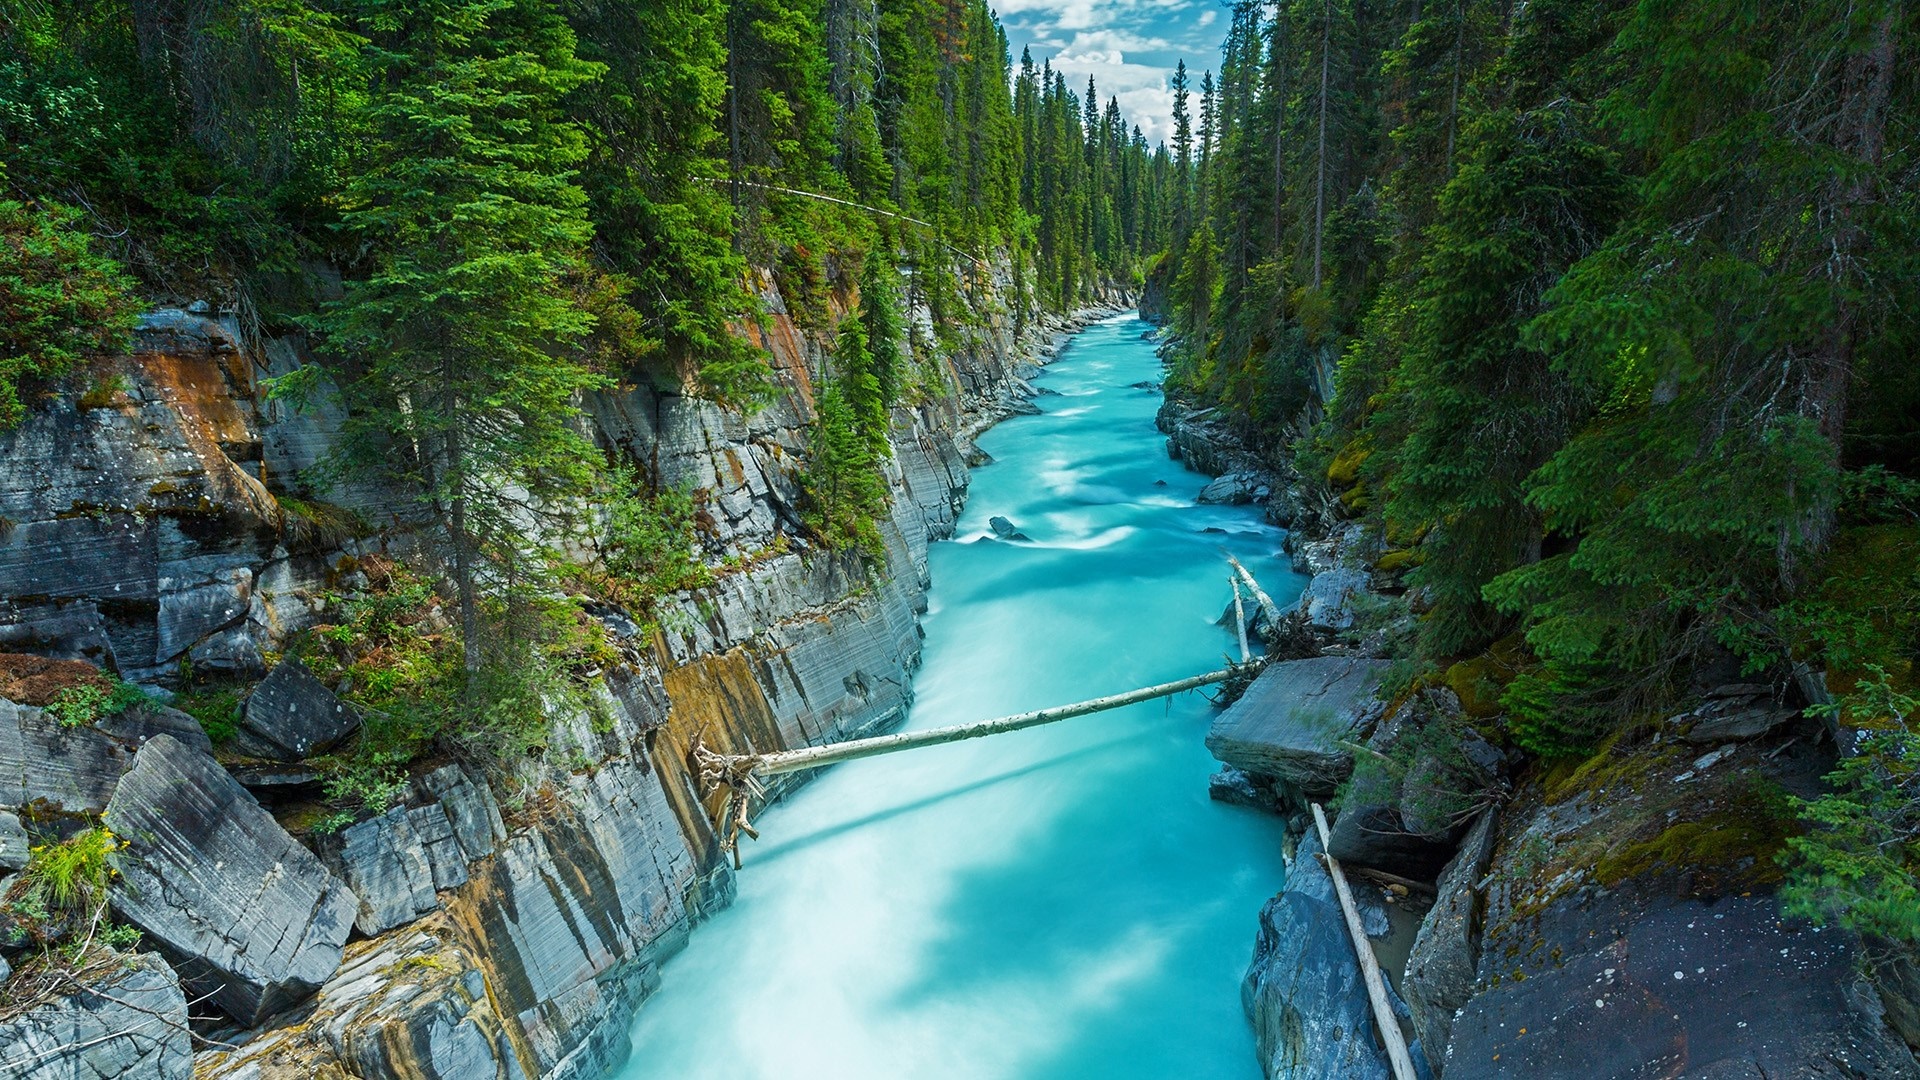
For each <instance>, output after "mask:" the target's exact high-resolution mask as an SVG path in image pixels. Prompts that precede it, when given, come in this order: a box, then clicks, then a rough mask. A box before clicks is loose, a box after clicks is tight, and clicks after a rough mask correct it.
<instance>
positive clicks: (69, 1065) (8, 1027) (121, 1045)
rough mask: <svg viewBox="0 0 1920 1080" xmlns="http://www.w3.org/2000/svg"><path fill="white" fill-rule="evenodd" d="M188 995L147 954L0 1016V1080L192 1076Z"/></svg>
mask: <svg viewBox="0 0 1920 1080" xmlns="http://www.w3.org/2000/svg"><path fill="white" fill-rule="evenodd" d="M192 1077H193V1036H192V1033H191V1031H190V1030H189V1029H188V1027H187V999H186V996H185V995H184V994H182V993H181V992H180V981H179V980H178V979H177V978H175V977H174V973H173V970H172V969H171V968H169V967H167V965H166V963H165V962H163V961H162V960H161V959H160V958H159V957H157V956H154V955H152V954H151V953H146V954H141V955H136V956H130V957H128V958H127V961H126V964H125V965H124V966H123V967H120V968H118V969H115V970H112V971H110V972H109V973H108V974H107V975H106V976H105V977H103V978H101V979H100V980H99V981H98V982H97V983H95V984H94V985H92V986H89V987H86V988H84V989H80V990H77V991H75V992H74V993H71V994H68V995H66V996H64V997H58V998H54V999H53V1000H52V1001H49V1002H46V1003H45V1004H42V1005H36V1006H34V1007H33V1008H31V1009H28V1010H27V1011H26V1012H24V1013H21V1014H20V1015H18V1016H15V1017H13V1018H11V1019H9V1020H6V1021H4V1022H0V1080H192Z"/></svg>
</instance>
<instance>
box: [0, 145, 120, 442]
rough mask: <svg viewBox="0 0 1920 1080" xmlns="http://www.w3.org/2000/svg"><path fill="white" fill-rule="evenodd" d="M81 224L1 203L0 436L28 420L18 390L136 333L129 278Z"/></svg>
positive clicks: (49, 211) (67, 214) (51, 209)
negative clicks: (79, 227) (99, 249)
mask: <svg viewBox="0 0 1920 1080" xmlns="http://www.w3.org/2000/svg"><path fill="white" fill-rule="evenodd" d="M3 176H4V174H0V177H3ZM79 219H80V212H79V211H78V210H73V209H70V208H68V207H64V206H58V205H54V204H43V205H38V206H36V205H30V204H27V203H21V202H14V201H12V200H10V199H8V200H0V312H5V313H6V317H5V318H4V319H0V431H4V430H5V429H7V428H10V427H12V426H13V425H15V424H17V423H19V422H20V419H21V417H22V416H24V415H25V414H26V408H25V406H24V405H23V404H22V403H21V400H20V391H21V389H22V387H23V384H31V383H33V382H38V381H44V380H47V379H54V378H58V377H59V376H61V375H65V374H66V373H67V372H69V371H72V370H73V369H74V368H75V367H78V366H79V365H80V364H81V363H82V362H83V361H85V360H86V359H87V358H88V357H91V356H99V355H103V354H106V353H111V352H114V351H116V350H119V349H124V348H125V347H126V343H127V335H128V332H129V331H131V330H132V329H133V320H134V315H135V313H136V311H137V310H138V301H137V300H136V299H135V297H134V295H133V283H132V280H131V279H129V278H128V277H127V276H126V274H125V273H124V272H122V271H121V269H120V265H119V264H118V263H116V262H114V261H113V260H112V259H109V258H107V257H105V256H103V255H100V254H98V253H96V252H95V251H94V250H93V247H92V244H91V242H90V240H89V238H88V237H87V235H86V234H85V233H83V232H80V231H79V230H77V229H76V228H74V225H75V223H76V222H77V221H78V220H79Z"/></svg>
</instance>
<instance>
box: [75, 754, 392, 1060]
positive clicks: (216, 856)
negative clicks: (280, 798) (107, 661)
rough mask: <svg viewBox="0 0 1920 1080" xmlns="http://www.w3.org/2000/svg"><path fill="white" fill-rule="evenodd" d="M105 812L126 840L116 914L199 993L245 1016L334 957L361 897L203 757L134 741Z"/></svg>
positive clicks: (283, 999) (279, 998)
mask: <svg viewBox="0 0 1920 1080" xmlns="http://www.w3.org/2000/svg"><path fill="white" fill-rule="evenodd" d="M106 822H107V825H108V827H109V828H111V829H112V830H113V831H114V833H115V834H116V835H118V836H120V837H122V838H123V839H125V840H126V841H127V843H128V845H129V846H128V847H127V849H126V850H125V851H123V852H122V853H121V858H120V876H119V877H118V878H117V879H116V880H115V882H114V887H113V907H114V911H115V913H116V914H118V915H119V916H120V917H121V918H123V919H125V920H127V921H128V922H130V923H132V924H133V925H135V926H137V927H139V928H140V929H141V931H142V932H144V933H145V934H146V936H147V940H148V941H149V942H151V943H152V944H154V945H155V946H157V947H159V948H160V950H161V952H162V953H164V954H165V955H166V956H167V958H168V959H169V960H171V961H172V962H173V965H174V967H175V969H176V970H178V971H179V972H180V974H181V978H182V981H183V982H184V983H185V985H186V986H187V987H188V989H189V990H190V991H191V992H192V994H193V996H194V997H196V998H198V997H202V996H205V997H207V998H208V999H209V1001H210V1003H211V1004H212V1005H214V1006H215V1007H217V1008H219V1009H220V1010H221V1011H222V1012H224V1013H226V1014H227V1015H228V1016H231V1017H233V1018H234V1019H236V1020H238V1021H240V1022H241V1023H243V1024H255V1023H258V1022H259V1021H260V1020H261V1019H263V1018H264V1017H266V1016H268V1015H269V1014H271V1013H273V1012H275V1011H276V1010H278V1009H281V1008H284V1007H285V1006H287V1005H291V1004H293V1003H295V1002H297V1001H300V1000H301V999H303V998H304V997H306V996H307V995H308V994H310V993H312V992H313V990H314V989H315V988H316V987H318V986H319V985H320V984H321V983H323V982H325V981H326V979H327V977H328V976H330V975H332V974H333V971H334V968H336V967H337V966H339V963H340V949H341V946H342V944H344V943H345V941H346V939H347V933H348V931H349V930H350V929H351V928H352V924H353V918H354V913H355V911H356V909H357V908H358V907H359V900H358V899H357V898H355V896H354V895H353V891H352V890H350V889H348V888H347V887H346V886H345V885H344V884H342V883H341V882H340V881H339V880H338V879H337V878H335V877H334V876H333V875H332V874H331V873H329V872H328V871H327V868H326V867H325V866H323V865H322V864H321V862H320V860H319V859H317V858H315V857H314V855H313V854H312V853H311V852H309V851H308V850H307V849H306V848H304V847H301V846H300V844H299V843H298V842H297V841H295V840H294V839H293V837H291V836H289V835H287V831H286V830H285V829H282V828H281V827H280V825H279V824H278V823H277V822H275V821H274V820H273V818H272V817H270V816H268V814H267V812H266V811H264V810H262V809H261V808H260V806H259V804H258V803H256V802H254V801H253V798H252V796H250V795H248V794H247V792H246V789H245V788H242V787H241V786H240V784H239V783H238V782H237V781H235V780H234V779H233V778H232V777H231V776H229V775H227V772H226V770H224V769H222V768H221V767H220V766H219V764H218V763H217V762H215V761H214V760H213V759H212V758H211V757H208V756H207V755H206V754H204V753H201V752H199V751H196V750H193V749H191V748H189V747H186V746H184V745H182V744H181V743H179V742H178V741H176V740H175V739H173V738H172V737H171V736H168V735H160V736H156V737H154V738H153V739H152V740H150V741H149V742H148V743H147V744H146V745H145V746H143V747H141V748H140V753H139V755H138V756H137V757H136V758H135V759H134V765H133V768H132V770H131V771H129V772H128V773H127V775H126V776H125V777H123V778H122V779H121V781H120V784H119V786H118V787H117V788H116V789H115V790H114V793H113V798H112V800H111V801H110V802H109V803H108V805H107V810H106Z"/></svg>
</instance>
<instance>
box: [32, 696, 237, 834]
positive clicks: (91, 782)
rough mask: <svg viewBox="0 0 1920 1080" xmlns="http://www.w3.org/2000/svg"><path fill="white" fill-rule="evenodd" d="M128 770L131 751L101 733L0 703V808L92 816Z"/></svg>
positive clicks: (45, 714)
mask: <svg viewBox="0 0 1920 1080" xmlns="http://www.w3.org/2000/svg"><path fill="white" fill-rule="evenodd" d="M205 737H206V736H204V735H202V736H201V738H203V739H204V738H205ZM132 764H133V753H132V751H131V750H130V749H128V747H127V746H126V745H125V744H123V743H121V742H120V741H119V740H116V739H114V738H112V737H110V736H108V735H107V734H106V733H104V732H101V731H98V730H96V729H94V728H92V727H86V726H81V727H67V726H66V725H64V724H62V723H60V721H58V720H56V719H54V718H53V717H52V716H51V715H50V714H48V713H47V712H46V711H45V710H43V709H37V708H34V707H32V706H30V705H16V704H14V703H13V702H11V701H7V700H5V699H3V698H0V807H11V808H15V809H18V808H20V807H24V806H27V805H29V804H34V803H38V804H40V806H41V807H42V808H43V809H47V810H59V811H64V812H66V813H70V814H97V813H99V812H100V811H101V810H102V809H104V808H105V807H106V805H107V799H108V797H109V796H111V795H112V794H113V786H114V785H115V784H116V783H118V782H119V780H120V774H122V773H124V772H126V771H127V769H128V768H129V767H131V766H132Z"/></svg>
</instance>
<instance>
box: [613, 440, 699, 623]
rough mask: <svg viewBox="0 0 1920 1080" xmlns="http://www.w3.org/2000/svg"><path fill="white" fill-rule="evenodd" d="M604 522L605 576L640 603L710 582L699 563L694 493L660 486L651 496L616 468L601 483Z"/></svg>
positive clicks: (635, 479) (630, 471) (626, 472)
mask: <svg viewBox="0 0 1920 1080" xmlns="http://www.w3.org/2000/svg"><path fill="white" fill-rule="evenodd" d="M605 488H606V494H605V496H604V500H605V501H604V503H603V505H604V507H605V510H606V517H605V519H604V524H603V526H602V528H601V530H600V535H599V536H598V537H597V538H596V542H597V544H598V546H599V548H600V556H601V559H602V561H603V562H604V563H605V566H606V571H607V573H608V574H609V575H611V576H613V577H614V578H616V579H617V580H618V581H619V582H620V583H621V584H623V585H625V586H628V587H629V589H630V590H631V591H632V592H634V593H637V597H635V599H638V600H640V601H641V602H642V603H644V602H645V601H650V600H652V599H654V598H657V597H661V596H665V595H666V594H668V593H671V592H677V591H679V590H681V589H697V588H699V587H701V586H703V585H706V584H708V583H710V582H711V581H712V580H713V573H712V571H710V570H709V569H708V568H707V566H706V564H705V563H704V562H702V561H701V559H700V526H699V516H700V506H699V503H698V499H697V497H696V495H695V494H694V492H692V491H689V490H687V489H685V488H677V487H662V488H660V489H659V490H657V491H654V492H651V493H649V492H648V491H647V490H646V485H644V484H642V483H641V482H640V479H639V477H638V475H637V474H636V473H635V472H634V470H633V469H631V468H629V467H626V466H619V467H616V468H614V469H613V470H611V471H610V472H609V473H608V476H607V478H606V481H605Z"/></svg>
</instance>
